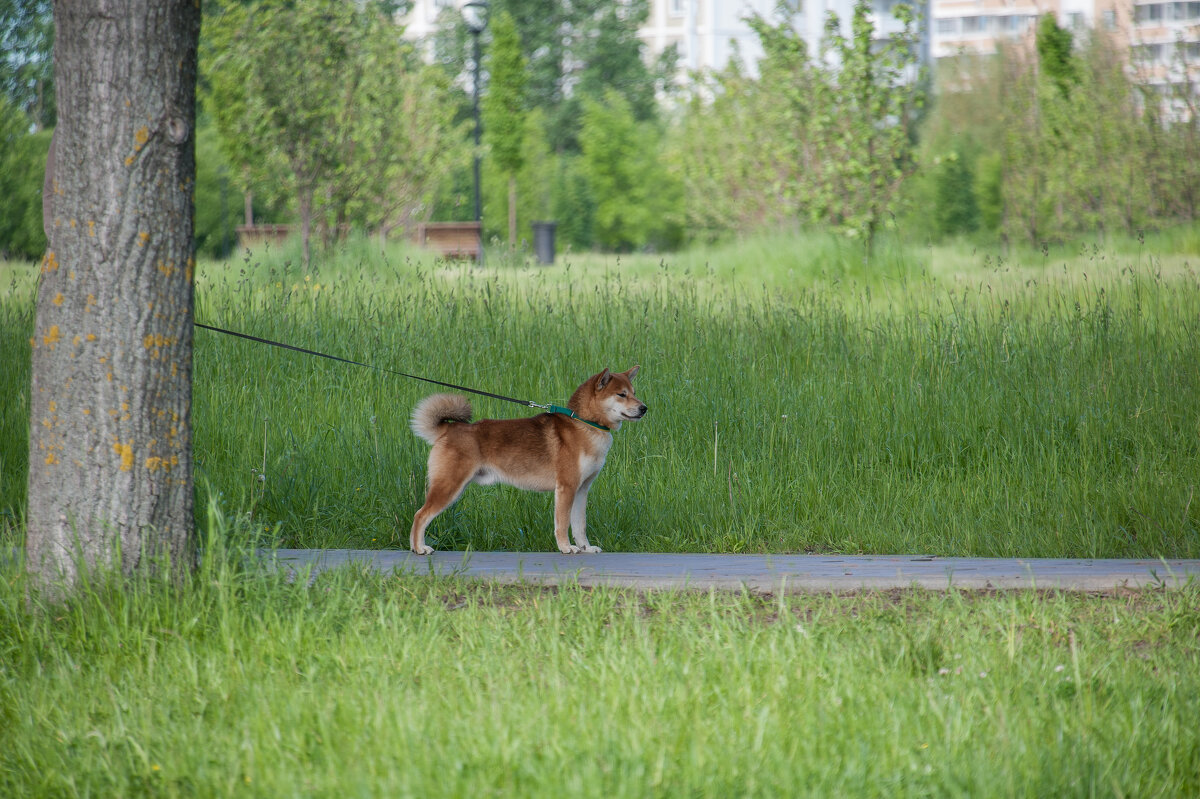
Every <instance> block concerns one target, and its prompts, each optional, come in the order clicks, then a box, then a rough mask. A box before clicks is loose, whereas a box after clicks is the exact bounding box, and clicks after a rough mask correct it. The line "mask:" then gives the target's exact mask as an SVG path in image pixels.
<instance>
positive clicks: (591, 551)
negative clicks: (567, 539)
mask: <svg viewBox="0 0 1200 799" xmlns="http://www.w3.org/2000/svg"><path fill="white" fill-rule="evenodd" d="M579 551H580V552H582V553H584V554H585V555H599V554H600V553H601V552H603V551H604V550H603V549H601V548H600V547H594V546H591V545H590V544H589V545H588V546H586V547H583V548H581V549H580V550H579Z"/></svg>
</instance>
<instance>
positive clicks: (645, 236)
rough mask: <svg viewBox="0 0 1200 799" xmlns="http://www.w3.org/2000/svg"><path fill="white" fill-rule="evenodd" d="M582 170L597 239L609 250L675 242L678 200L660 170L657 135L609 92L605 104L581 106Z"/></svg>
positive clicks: (618, 95) (619, 96) (669, 180)
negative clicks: (591, 207) (593, 211)
mask: <svg viewBox="0 0 1200 799" xmlns="http://www.w3.org/2000/svg"><path fill="white" fill-rule="evenodd" d="M582 122H583V125H582V128H581V130H580V134H579V139H580V145H581V146H582V148H583V154H582V157H581V171H582V173H583V175H584V177H585V178H586V179H587V182H588V188H589V190H590V192H591V195H592V199H593V201H594V203H595V217H594V220H593V223H592V224H593V233H594V236H595V241H596V243H597V244H599V245H600V246H602V247H605V248H606V249H611V250H629V249H632V248H634V247H637V246H641V245H646V244H650V245H658V246H670V245H672V244H676V243H678V242H677V238H678V232H677V231H676V230H675V229H674V228H673V226H672V224H671V222H672V215H671V210H672V207H673V206H674V205H675V203H676V202H677V201H678V199H679V196H678V192H677V191H676V189H675V183H674V181H673V180H672V177H671V176H670V175H669V174H668V173H667V172H666V170H665V169H664V168H663V167H662V165H661V164H662V159H661V157H660V139H661V137H660V136H659V134H658V131H657V130H656V129H655V127H654V126H653V125H652V124H651V123H649V122H638V121H637V119H636V117H635V115H634V112H633V108H632V107H631V106H630V104H629V101H628V100H626V99H625V97H624V95H622V94H621V93H619V92H617V91H616V90H613V89H610V90H608V91H607V92H605V94H604V98H603V101H599V100H593V99H590V98H589V99H587V100H585V101H584V103H583V120H582Z"/></svg>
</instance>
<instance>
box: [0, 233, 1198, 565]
mask: <svg viewBox="0 0 1200 799" xmlns="http://www.w3.org/2000/svg"><path fill="white" fill-rule="evenodd" d="M1180 235H1182V234H1178V235H1176V236H1175V238H1173V239H1170V240H1169V241H1168V243H1178V242H1180V241H1183V242H1184V243H1186V241H1187V240H1186V237H1184V238H1180ZM1157 243H1158V242H1157V241H1156V240H1154V239H1150V240H1147V241H1146V242H1136V241H1131V242H1116V243H1114V244H1112V246H1111V247H1109V246H1108V245H1106V247H1107V248H1105V247H1100V246H1098V245H1095V244H1091V243H1075V244H1071V245H1062V246H1056V247H1055V248H1048V249H1047V250H1046V251H1045V252H1044V253H1043V252H1041V251H1029V252H1019V251H1018V252H1011V253H1007V254H997V253H984V252H979V251H975V252H972V250H971V248H970V245H969V244H953V245H948V246H945V247H939V248H913V247H903V246H901V245H899V244H897V243H895V242H890V243H889V242H884V243H882V244H881V246H880V247H879V248H878V249H877V250H876V253H875V260H874V261H873V262H872V263H871V264H870V265H869V266H866V265H864V264H863V263H862V259H861V252H860V251H858V250H857V249H855V248H853V247H847V245H845V244H844V243H842V242H840V241H839V240H837V239H835V238H832V237H826V236H820V235H816V234H812V235H807V236H790V237H776V238H769V239H757V240H754V241H750V242H743V243H740V244H727V245H722V246H717V247H713V248H708V249H701V250H695V251H690V252H687V253H681V254H675V255H666V256H662V255H654V256H650V255H637V256H621V257H617V256H601V255H591V254H580V255H568V256H565V257H560V259H559V262H558V264H556V265H555V266H554V267H552V268H538V267H533V266H529V265H527V264H526V263H525V262H524V261H523V260H522V259H519V258H506V257H503V256H494V257H493V258H492V259H491V260H490V262H489V265H488V266H487V267H486V268H483V269H476V268H473V267H471V266H466V265H454V264H444V263H441V262H435V261H433V260H431V259H429V258H428V257H426V256H423V255H419V254H416V253H413V252H412V251H407V250H403V249H389V250H387V251H384V252H380V251H379V249H378V247H377V246H375V245H373V244H371V243H370V242H363V241H357V242H353V243H351V244H349V245H347V246H346V247H344V248H342V249H341V250H339V251H336V252H333V253H329V254H325V255H322V256H319V257H318V258H317V260H316V262H315V265H314V267H313V268H312V269H311V270H309V271H307V272H305V271H304V270H302V269H301V268H300V267H299V266H298V264H299V255H298V251H297V250H296V249H295V247H294V246H290V247H285V248H284V249H283V250H282V251H281V252H277V253H271V254H266V255H259V256H254V257H251V258H246V259H243V260H241V261H238V262H233V263H230V264H223V263H206V264H202V268H201V270H200V273H199V277H198V282H197V297H198V305H197V314H196V316H197V319H198V320H200V321H203V322H206V323H210V324H215V325H219V326H224V327H229V328H233V329H236V330H240V331H244V332H247V333H251V334H254V335H258V336H263V337H267V338H272V339H276V340H280V341H285V342H288V343H291V344H294V345H297V346H302V347H308V348H312V349H317V350H320V351H324V352H328V353H331V354H334V355H337V356H340V357H345V358H350V359H354V360H361V361H366V362H370V363H375V364H379V365H381V366H386V367H390V368H395V369H399V370H401V371H405V372H411V373H416V374H421V375H426V376H429V377H433V378H436V379H440V380H446V381H449V382H454V383H459V384H462V385H468V386H472V387H476V388H479V389H483V390H487V391H492V392H497V393H501V394H506V395H509V396H515V397H520V398H523V399H532V400H535V401H538V402H556V403H562V402H563V401H565V399H566V398H567V397H568V396H569V394H570V392H571V391H572V389H574V387H575V386H576V385H577V384H578V383H579V382H580V381H581V380H582V379H583V378H584V377H586V376H587V375H589V374H591V373H593V372H595V371H598V370H599V369H601V368H602V367H604V366H611V367H613V368H617V369H625V368H627V367H629V366H631V365H633V364H634V363H640V364H641V366H642V371H641V373H640V374H639V376H638V392H639V396H641V397H642V398H643V399H644V400H645V401H646V402H647V403H648V404H649V406H650V412H649V414H648V415H647V417H646V419H645V420H644V421H642V422H639V423H635V424H628V425H626V426H625V428H624V429H622V430H621V431H620V432H619V433H618V434H617V436H616V439H615V444H614V447H613V450H612V452H611V454H610V455H609V458H608V464H607V465H606V467H605V470H604V472H603V473H602V475H601V477H600V478H599V479H598V481H597V483H596V485H595V486H594V488H593V489H592V492H591V496H590V499H591V503H590V513H589V519H588V521H589V528H590V529H589V536H590V537H591V538H592V539H593V541H595V542H597V543H599V544H600V545H601V546H603V547H604V548H605V549H607V550H609V551H698V552H704V551H722V552H805V551H814V552H831V551H836V552H868V553H889V552H891V553H894V552H902V553H931V554H938V555H946V556H949V555H982V556H1027V557H1029V556H1066V557H1125V556H1151V557H1156V556H1164V557H1197V556H1200V535H1198V533H1200V502H1197V501H1195V493H1196V487H1197V484H1200V335H1198V334H1200V330H1198V326H1200V279H1198V278H1197V274H1196V272H1195V270H1194V268H1193V266H1192V264H1193V262H1194V261H1195V256H1194V255H1192V254H1191V253H1190V252H1189V251H1188V250H1187V248H1186V247H1183V248H1182V249H1183V250H1184V251H1183V252H1181V253H1160V252H1159V251H1158V250H1157V249H1156V246H1157ZM30 297H31V294H30V293H29V291H28V290H27V287H26V289H14V290H13V291H11V292H10V293H9V294H8V296H7V297H6V298H5V299H4V300H3V301H2V303H0V346H2V347H3V351H0V371H3V372H4V373H3V375H0V377H2V378H3V381H4V382H3V386H4V388H3V390H4V391H5V392H6V396H5V402H4V404H3V410H0V469H2V470H3V477H4V479H3V482H2V484H0V508H3V509H4V512H5V513H6V514H8V516H9V518H11V519H13V520H17V519H19V517H20V515H21V513H22V512H23V511H22V508H23V504H24V471H23V470H24V458H25V457H26V455H25V450H24V448H25V447H26V446H27V445H26V443H25V439H24V426H25V425H26V424H27V411H26V410H25V408H26V407H27V406H24V405H22V403H23V402H24V401H25V400H24V396H25V392H27V390H28V389H27V385H28V347H27V344H26V343H25V342H27V340H28V337H29V326H30V324H31V318H32V317H31V311H30V304H31V299H30ZM435 390H439V389H437V387H431V386H429V385H426V384H422V383H419V382H415V381H411V380H403V379H399V378H394V377H387V376H382V375H380V374H378V373H376V372H373V371H370V370H365V369H361V368H357V367H350V366H346V365H344V364H338V363H333V362H330V361H325V360H320V359H315V358H312V357H309V356H304V355H299V354H296V353H290V352H285V351H281V350H277V349H272V348H269V347H265V346H262V345H258V344H252V343H248V342H245V341H241V340H238V339H234V338H230V337H226V336H220V335H217V334H214V333H210V332H207V331H198V333H197V337H196V350H195V396H194V414H193V428H194V446H195V456H196V463H197V465H198V471H197V477H198V486H199V491H200V493H201V496H200V497H199V501H198V503H197V507H198V508H200V507H203V506H204V504H205V501H206V498H207V496H208V494H209V493H210V492H211V494H212V496H214V497H215V498H216V499H217V501H218V502H219V504H220V505H221V507H222V508H223V510H224V511H225V512H227V513H229V514H231V515H238V514H249V515H250V516H251V517H252V518H253V520H254V522H255V528H256V530H257V531H258V533H257V536H258V540H259V541H260V542H261V543H266V544H270V543H280V544H284V545H287V546H302V547H308V546H311V547H327V546H354V547H386V546H404V545H405V544H406V542H407V530H408V527H409V524H410V522H411V518H412V514H413V511H414V510H415V509H416V507H417V506H418V505H419V504H420V502H421V499H422V494H423V487H424V480H425V458H426V453H427V448H426V445H425V444H424V443H423V442H421V441H419V440H417V439H416V438H415V437H414V436H413V435H412V434H411V433H410V432H409V430H408V427H407V423H408V416H409V414H410V412H411V409H412V407H413V405H414V404H415V403H416V402H417V401H418V400H419V399H420V398H421V397H422V396H424V395H426V394H428V393H431V392H432V391H435ZM474 404H475V407H476V413H477V415H479V416H492V417H497V416H514V415H521V414H523V413H526V412H527V411H526V410H524V409H522V408H520V407H517V406H514V405H509V404H506V403H501V402H497V401H493V400H487V399H482V398H479V399H476V400H475V401H474ZM551 502H552V500H551V498H550V497H549V495H544V494H531V493H527V492H520V491H517V490H515V489H508V488H506V487H494V488H487V489H482V488H471V489H468V491H467V492H466V494H465V495H464V497H463V499H462V500H461V501H460V502H459V503H458V504H457V505H456V506H454V507H453V508H452V509H450V510H449V511H447V512H446V513H444V514H443V515H442V516H441V517H439V518H438V519H437V520H436V521H435V522H434V524H433V526H432V527H431V529H430V531H429V538H430V540H431V541H432V542H433V545H434V546H436V547H438V548H440V549H465V548H467V547H468V546H470V547H473V548H475V549H520V550H548V549H550V548H551V547H552V537H551V529H550V528H551ZM11 526H18V525H17V524H16V522H15V521H14V522H13V523H12V525H11ZM10 537H11V536H10Z"/></svg>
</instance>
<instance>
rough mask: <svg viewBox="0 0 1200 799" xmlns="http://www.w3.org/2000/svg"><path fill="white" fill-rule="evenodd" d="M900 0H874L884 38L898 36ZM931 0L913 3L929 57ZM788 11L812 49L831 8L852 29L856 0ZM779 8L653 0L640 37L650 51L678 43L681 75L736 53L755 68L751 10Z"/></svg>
mask: <svg viewBox="0 0 1200 799" xmlns="http://www.w3.org/2000/svg"><path fill="white" fill-rule="evenodd" d="M900 2H901V0H872V9H873V21H874V23H875V31H876V35H875V38H876V40H877V41H884V40H887V39H889V38H891V37H892V36H895V35H896V34H897V33H899V32H900V31H901V30H903V25H902V24H901V23H900V22H899V21H898V20H897V19H896V18H895V16H894V15H893V14H892V9H893V8H894V7H895V6H896V5H897V4H899V3H900ZM927 2H928V0H916V2H912V3H909V5H910V6H913V7H914V8H915V9H916V10H917V11H918V18H919V20H921V22H919V24H918V33H919V36H920V43H921V45H920V47H921V53H922V60H923V61H925V60H927V59H928V55H929V36H928V25H927V24H925V21H926V20H928V14H925V13H922V12H923V11H924V9H925V6H926V4H927ZM783 12H784V13H787V14H788V15H789V17H790V19H791V24H792V26H793V27H794V28H795V29H796V31H797V32H799V33H800V34H801V36H803V37H804V41H805V43H806V44H807V45H808V49H809V52H811V53H816V52H818V50H819V48H820V46H821V39H822V37H824V35H825V21H826V19H828V17H829V13H830V12H833V13H835V14H837V16H838V19H839V20H840V21H841V24H842V30H843V32H844V33H845V34H846V35H847V36H849V35H850V20H851V17H852V16H853V13H854V0H788V2H786V3H785V4H784V5H783ZM779 13H780V4H779V2H778V0H732V1H730V0H724V1H723V0H651V3H650V16H649V18H648V19H647V21H646V24H645V25H643V26H642V28H641V31H640V37H641V39H642V41H644V42H645V43H646V45H647V47H648V49H649V50H650V52H651V53H655V54H657V53H660V52H662V51H663V50H665V49H666V48H667V47H670V46H671V45H674V46H675V47H676V50H677V52H678V53H679V66H680V72H681V75H687V74H688V73H691V72H695V71H701V70H709V71H715V70H721V69H724V68H725V66H726V65H727V64H728V63H729V61H730V59H731V58H732V57H733V55H734V54H735V53H737V54H738V56H739V57H740V58H741V60H742V62H743V63H744V64H745V65H746V67H747V69H748V70H749V71H750V73H751V74H754V72H755V71H756V65H757V63H758V61H759V59H761V58H762V55H763V51H762V47H761V46H760V45H759V43H758V36H757V35H756V34H755V33H754V31H753V29H751V27H750V25H749V24H748V23H747V21H746V20H747V19H749V18H750V17H752V16H755V15H757V16H760V17H763V18H764V19H767V20H770V21H775V20H776V19H777V18H778V14H779Z"/></svg>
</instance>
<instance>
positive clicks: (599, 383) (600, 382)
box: [596, 366, 612, 391]
mask: <svg viewBox="0 0 1200 799" xmlns="http://www.w3.org/2000/svg"><path fill="white" fill-rule="evenodd" d="M609 380H612V372H610V371H608V367H607V366H606V367H604V371H603V372H601V373H600V375H599V376H598V377H597V378H596V390H597V391H602V390H603V389H604V387H605V386H607V385H608V381H609Z"/></svg>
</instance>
